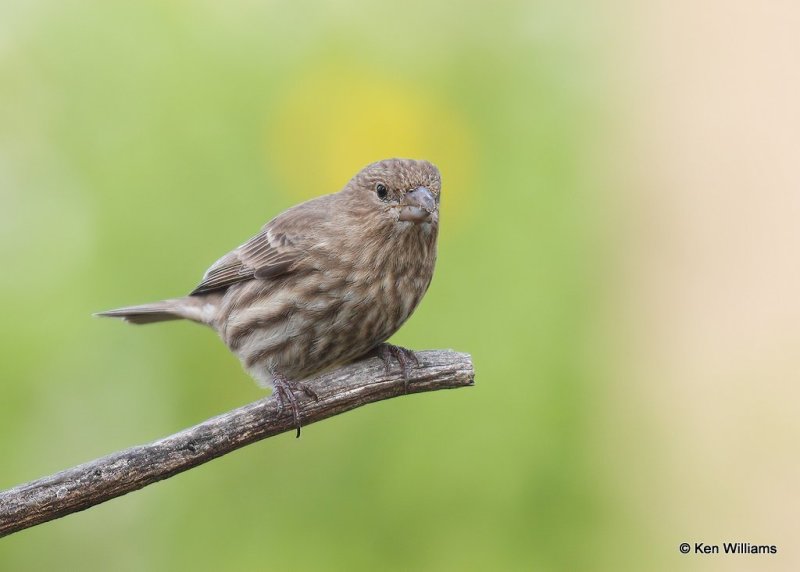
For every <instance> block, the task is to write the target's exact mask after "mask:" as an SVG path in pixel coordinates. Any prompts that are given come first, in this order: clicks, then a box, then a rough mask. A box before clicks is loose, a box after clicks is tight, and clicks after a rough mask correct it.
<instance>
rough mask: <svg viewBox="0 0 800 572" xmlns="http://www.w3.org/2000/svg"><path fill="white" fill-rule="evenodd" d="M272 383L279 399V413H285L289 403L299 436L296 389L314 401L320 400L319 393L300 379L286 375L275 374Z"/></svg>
mask: <svg viewBox="0 0 800 572" xmlns="http://www.w3.org/2000/svg"><path fill="white" fill-rule="evenodd" d="M272 385H273V387H274V388H275V391H273V393H274V394H275V399H277V400H278V415H281V414H283V409H284V407H285V406H286V405H287V404H288V405H289V407H291V409H292V416H293V417H294V426H295V428H296V429H297V437H298V438H299V437H300V406H299V405H298V403H297V396H296V395H295V392H296V391H300V392H302V393H305V394H306V395H307V396H308V397H310V398H311V399H313V400H314V401H319V396H318V395H317V393H316V392H315V391H314V390H312V389H311V388H310V387H308V386H307V385H306V384H304V383H300V382H298V381H291V380H289V379H287V378H286V377H284V376H282V375H279V374H273V376H272Z"/></svg>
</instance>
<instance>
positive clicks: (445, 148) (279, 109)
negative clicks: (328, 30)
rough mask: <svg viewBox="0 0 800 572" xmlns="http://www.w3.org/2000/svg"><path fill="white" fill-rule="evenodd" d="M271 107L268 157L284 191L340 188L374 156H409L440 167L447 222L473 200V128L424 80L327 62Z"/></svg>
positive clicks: (300, 194)
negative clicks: (334, 66)
mask: <svg viewBox="0 0 800 572" xmlns="http://www.w3.org/2000/svg"><path fill="white" fill-rule="evenodd" d="M412 88H413V89H412ZM274 111H275V115H274V117H275V119H274V120H273V121H270V122H269V125H268V126H267V129H268V133H267V152H268V154H269V157H268V158H269V165H270V168H271V169H272V170H273V171H274V173H275V174H276V175H277V176H278V178H279V179H280V181H281V187H282V188H283V189H285V192H289V193H292V194H293V195H294V196H296V197H297V198H299V199H307V198H311V197H315V196H318V195H322V194H326V193H331V192H335V191H338V190H339V189H341V188H342V187H343V186H344V185H345V184H346V183H347V181H348V180H349V179H350V178H351V177H352V176H353V175H354V174H355V173H356V172H357V171H358V170H359V169H361V168H362V167H364V166H365V165H367V164H369V163H371V162H373V161H377V160H380V159H386V158H389V157H409V158H413V159H427V160H428V161H431V162H432V163H435V164H436V165H437V166H438V167H439V169H440V170H441V172H442V211H443V212H442V222H443V224H447V225H448V226H449V225H450V223H452V222H457V221H458V219H462V218H463V213H464V212H465V211H466V210H467V209H468V208H469V204H470V202H471V200H470V197H471V196H472V190H473V188H474V183H473V181H474V176H475V171H474V165H475V159H474V151H473V138H472V133H471V131H470V130H469V129H468V128H467V126H466V125H465V124H464V122H463V121H462V120H460V118H459V117H458V116H457V115H456V113H455V112H454V111H453V110H452V109H451V108H449V107H448V106H447V105H446V104H445V103H444V102H442V101H437V100H435V98H434V97H433V94H429V93H427V92H426V91H425V87H424V85H422V86H420V85H419V84H414V83H413V82H410V81H405V82H404V81H403V80H388V79H386V78H385V77H383V76H376V75H375V74H374V73H370V70H363V69H362V70H355V69H350V70H331V69H330V68H327V69H326V70H320V71H317V72H313V73H311V74H310V75H308V76H306V77H304V78H302V79H301V80H300V81H298V82H296V83H295V84H293V85H292V87H291V89H289V90H288V91H287V93H286V94H284V96H283V97H282V98H281V99H280V100H279V102H278V104H277V105H276V107H275V109H274Z"/></svg>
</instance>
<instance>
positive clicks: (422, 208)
mask: <svg viewBox="0 0 800 572" xmlns="http://www.w3.org/2000/svg"><path fill="white" fill-rule="evenodd" d="M435 210H436V199H434V198H433V193H431V192H430V190H428V188H427V187H417V188H416V189H414V190H413V191H411V192H410V193H406V195H405V197H403V203H402V205H401V206H400V216H399V220H402V221H408V222H413V223H420V222H427V221H429V220H430V218H431V214H432V213H433V212H434V211H435Z"/></svg>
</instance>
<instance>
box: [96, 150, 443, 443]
mask: <svg viewBox="0 0 800 572" xmlns="http://www.w3.org/2000/svg"><path fill="white" fill-rule="evenodd" d="M440 195H441V175H440V173H439V169H438V168H437V167H436V166H435V165H434V164H433V163H430V162H428V161H425V160H415V159H400V158H394V159H384V160H381V161H377V162H374V163H371V164H369V165H367V166H366V167H364V168H363V169H361V170H360V171H359V172H358V173H357V174H356V175H355V176H354V177H353V178H352V179H350V181H349V182H348V183H347V184H346V185H345V186H344V187H343V188H342V189H341V190H340V191H338V192H336V193H332V194H327V195H322V196H319V197H316V198H314V199H311V200H308V201H306V202H303V203H300V204H298V205H295V206H293V207H291V208H289V209H287V210H286V211H284V212H282V213H281V214H279V215H278V216H276V217H275V218H273V219H272V220H270V221H269V222H268V223H266V224H265V225H264V226H263V227H262V228H261V231H260V232H259V233H258V234H256V235H255V236H253V237H252V238H251V239H249V240H248V241H247V242H245V243H244V244H242V245H240V246H238V247H237V248H234V249H233V250H232V251H230V252H228V253H227V254H225V255H224V256H223V257H222V258H220V259H219V260H217V261H216V262H215V263H214V264H212V265H211V267H210V268H209V269H208V270H207V271H206V272H205V274H204V275H203V277H202V279H201V281H200V283H199V284H198V285H197V287H196V288H194V290H192V291H191V292H190V293H189V294H188V295H186V296H182V297H178V298H171V299H166V300H162V301H158V302H153V303H149V304H142V305H136V306H127V307H123V308H117V309H114V310H108V311H104V312H98V313H97V314H95V315H96V316H103V317H111V318H121V319H123V320H125V321H126V322H129V323H132V324H150V323H154V322H163V321H168V320H189V321H192V322H197V323H199V324H203V325H205V326H208V327H210V328H212V329H213V330H215V331H216V332H217V334H219V336H220V338H221V339H222V341H223V342H224V343H225V344H226V345H227V347H228V348H229V349H230V351H231V352H232V353H233V354H234V355H236V356H237V357H238V358H239V360H240V361H241V363H242V365H243V367H244V369H245V370H246V371H247V372H248V373H249V374H250V375H251V376H252V377H253V378H254V380H255V381H256V382H257V383H258V384H259V385H261V386H264V387H271V388H272V390H273V394H274V395H275V396H276V398H277V400H278V407H279V415H281V414H282V412H283V411H284V407H285V406H286V405H287V404H288V405H289V407H290V408H291V412H292V416H293V420H294V426H295V428H296V431H297V433H296V435H297V437H299V436H300V427H301V415H300V409H299V406H298V401H297V397H296V393H297V392H302V393H304V394H306V395H308V396H309V397H311V398H314V399H318V397H317V394H316V391H314V390H313V389H312V388H311V387H309V385H308V384H306V383H304V380H306V379H307V378H309V377H311V376H314V375H316V374H319V373H322V372H325V371H329V370H332V369H335V368H337V367H339V366H341V365H344V364H346V363H349V362H352V361H355V360H357V359H359V358H361V357H365V356H368V355H377V356H378V357H380V359H381V360H383V363H384V365H385V367H386V371H387V373H388V371H389V367H390V360H391V359H392V358H394V359H395V360H396V361H397V362H398V363H399V365H400V367H401V369H402V372H403V376H404V379H405V381H406V389H407V383H408V378H409V370H410V364H411V362H414V363H416V364H417V365H418V364H419V361H418V360H417V357H416V355H415V354H414V352H413V351H411V350H408V349H406V348H403V347H400V346H395V345H393V344H388V343H386V340H388V339H389V337H391V336H392V334H394V333H395V332H396V331H397V330H398V329H399V328H400V326H402V325H403V323H404V322H405V321H406V320H407V319H408V318H409V316H411V314H412V312H414V310H415V309H416V307H417V306H418V304H419V303H420V300H421V299H422V297H423V296H424V294H425V292H426V291H427V290H428V286H429V285H430V283H431V279H432V278H433V271H434V266H435V263H436V251H437V237H438V230H439V202H440Z"/></svg>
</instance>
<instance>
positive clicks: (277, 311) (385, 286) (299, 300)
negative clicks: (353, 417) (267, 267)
mask: <svg viewBox="0 0 800 572" xmlns="http://www.w3.org/2000/svg"><path fill="white" fill-rule="evenodd" d="M358 278H360V277H359V276H357V275H356V276H352V275H351V276H350V277H349V280H347V281H339V282H338V283H337V284H331V285H330V286H329V287H328V288H320V287H316V288H314V289H313V292H311V291H310V290H305V289H301V290H297V289H291V290H277V291H274V292H272V293H270V294H269V295H266V296H264V297H263V298H262V299H260V300H258V301H257V302H253V303H251V304H250V305H249V306H248V307H246V308H242V309H241V310H239V311H234V312H231V314H230V316H229V319H228V323H227V324H226V327H225V328H224V330H225V332H226V333H223V334H222V335H223V339H224V340H225V342H226V343H227V344H228V346H229V347H230V349H231V351H233V352H234V353H235V354H236V355H237V357H239V359H240V360H241V361H242V363H243V365H244V367H245V369H247V370H248V371H249V372H250V373H251V374H252V375H254V377H256V378H257V379H263V374H264V373H265V372H268V373H271V374H274V373H280V374H281V375H284V376H286V377H288V378H291V379H296V380H299V379H303V378H306V377H309V376H311V375H314V374H315V373H318V372H320V371H323V370H325V369H328V368H330V367H333V366H335V365H338V364H342V363H346V362H348V361H351V360H353V359H355V358H357V357H359V356H361V355H363V354H365V353H366V352H368V351H369V350H370V349H372V348H373V347H375V346H376V345H378V344H380V343H381V342H383V341H385V340H386V339H388V338H389V337H390V336H391V335H392V334H393V333H394V332H396V331H397V329H398V328H399V327H400V326H401V325H402V324H403V322H404V321H405V320H406V319H407V318H408V316H409V315H410V314H411V312H413V310H414V308H415V307H416V306H417V304H418V303H419V300H420V298H421V297H422V294H423V293H424V292H425V289H426V288H427V284H428V282H429V279H426V278H425V277H423V276H416V275H402V276H395V275H392V274H388V273H387V274H385V275H384V276H382V277H379V278H378V279H377V280H376V279H375V278H374V277H373V278H372V280H368V279H364V280H359V279H358ZM221 333H222V332H221Z"/></svg>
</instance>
